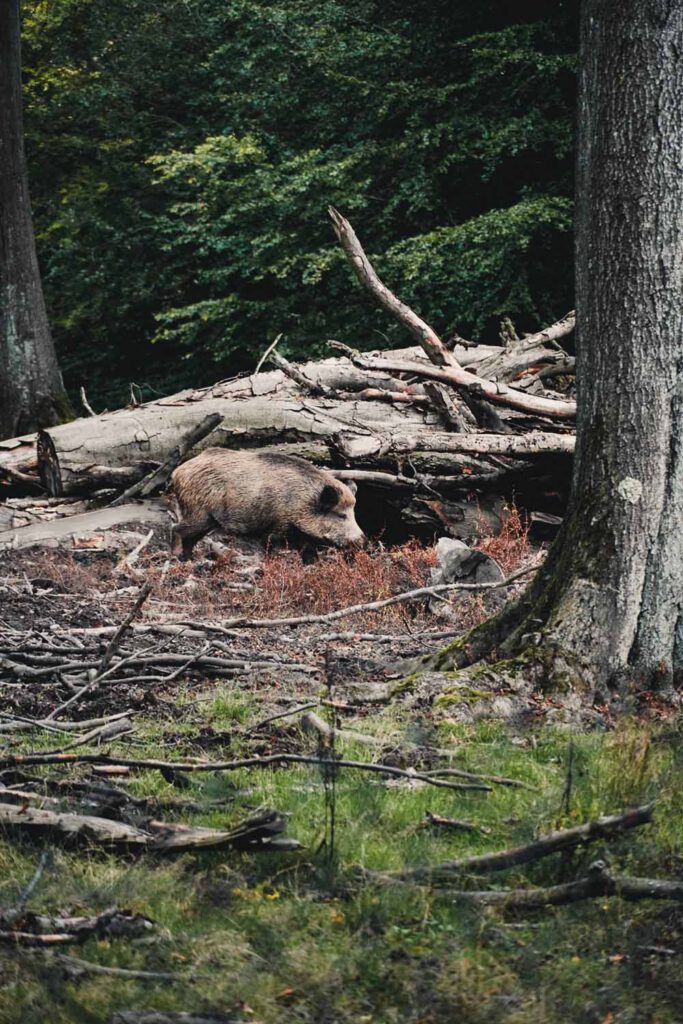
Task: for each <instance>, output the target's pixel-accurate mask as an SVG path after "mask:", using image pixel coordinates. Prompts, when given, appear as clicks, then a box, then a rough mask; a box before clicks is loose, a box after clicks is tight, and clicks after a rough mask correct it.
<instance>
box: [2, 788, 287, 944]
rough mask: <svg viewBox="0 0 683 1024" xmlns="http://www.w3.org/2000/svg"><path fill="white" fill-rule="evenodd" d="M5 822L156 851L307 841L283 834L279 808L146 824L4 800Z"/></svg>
mask: <svg viewBox="0 0 683 1024" xmlns="http://www.w3.org/2000/svg"><path fill="white" fill-rule="evenodd" d="M0 825H1V826H2V828H3V829H8V830H12V831H19V832H22V833H26V834H29V835H38V836H45V835H48V836H51V837H58V836H61V837H63V838H65V839H68V840H76V839H77V840H82V841H83V842H87V843H88V844H92V843H97V844H98V845H100V846H104V847H107V848H109V849H125V850H127V851H136V850H137V851H141V850H150V851H154V852H156V853H178V852H182V851H186V850H198V849H204V848H207V847H216V848H228V847H230V848H233V849H239V850H250V851H255V850H265V849H269V850H293V849H298V848H299V847H300V845H301V844H300V843H298V842H297V841H296V840H294V839H290V838H288V837H284V836H282V833H283V832H284V830H285V827H286V819H285V818H284V816H283V815H282V814H280V813H279V812H278V811H272V810H265V811H259V812H257V813H256V814H253V815H251V817H249V818H246V819H245V820H244V821H242V822H240V823H239V824H238V825H236V826H235V827H233V828H231V829H217V828H205V827H203V826H190V825H184V824H178V823H176V822H165V821H151V822H149V823H148V824H147V827H146V828H144V829H143V828H137V827H135V826H134V825H131V824H129V823H127V822H123V821H117V820H115V819H113V818H102V817H97V816H95V815H89V814H88V815H86V814H69V813H60V812H57V811H51V810H47V809H46V808H43V807H41V808H38V807H26V806H18V805H16V804H9V803H0ZM0 927H2V919H1V918H0ZM51 930H55V929H51Z"/></svg>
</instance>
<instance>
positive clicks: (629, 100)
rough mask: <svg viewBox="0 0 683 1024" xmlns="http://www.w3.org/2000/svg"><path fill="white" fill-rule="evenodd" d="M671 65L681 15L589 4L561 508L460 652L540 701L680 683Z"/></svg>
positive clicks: (682, 41) (442, 658)
mask: <svg viewBox="0 0 683 1024" xmlns="http://www.w3.org/2000/svg"><path fill="white" fill-rule="evenodd" d="M682 52H683V5H682V4H680V3H671V2H669V0H584V4H583V15H582V30H581V58H580V63H581V71H580V87H579V111H578V165H577V169H578V180H577V217H576V268H577V295H576V298H577V329H578V337H577V343H576V350H577V386H578V418H577V442H576V455H575V461H574V476H573V482H572V495H571V499H570V505H569V510H568V514H567V518H566V520H565V525H564V527H563V528H562V530H561V532H560V535H559V537H558V539H557V541H556V542H555V544H554V546H553V548H552V550H551V553H550V556H549V559H548V561H547V563H546V566H545V571H544V572H543V573H542V574H541V575H540V576H539V578H538V579H537V580H536V582H535V583H534V585H532V587H531V589H530V591H529V592H528V593H527V595H526V596H525V598H524V599H523V601H522V602H521V603H520V604H519V605H517V606H516V607H513V608H509V609H508V610H507V611H506V613H505V615H504V618H501V619H499V620H497V621H492V622H490V623H489V624H488V625H486V624H485V626H484V627H483V628H482V629H481V630H479V631H478V632H477V631H474V632H475V634H476V635H472V636H471V637H470V640H469V643H470V651H472V652H474V656H475V657H476V656H477V655H478V656H481V655H482V652H483V650H484V649H485V648H486V646H487V645H488V647H489V648H490V647H491V646H498V649H499V651H501V652H502V653H503V654H504V655H516V654H519V653H520V651H524V652H525V655H527V656H530V657H532V658H534V659H536V661H537V663H538V664H540V663H541V662H543V666H544V674H545V676H546V680H547V682H548V683H549V684H550V685H553V684H555V685H561V684H564V685H567V684H571V683H576V682H577V681H583V682H584V683H585V684H586V685H587V686H589V687H593V686H595V685H596V684H599V685H603V684H607V685H612V686H614V685H616V684H618V683H620V682H626V681H630V682H632V683H633V684H634V685H637V686H647V685H651V684H652V683H653V682H655V681H657V680H661V681H664V682H666V681H670V680H671V679H672V678H681V676H682V675H683V304H682V303H681V281H682V280H683V158H682V153H683V102H681V97H682V96H683V62H682V61H681V57H680V55H681V53H682ZM511 628H512V629H513V630H514V631H513V632H512V633H510V630H511ZM506 635H507V639H504V638H505V637H506ZM530 635H533V637H534V640H535V643H536V645H537V646H535V647H531V648H528V647H525V645H528V643H529V637H530ZM501 640H503V643H502V645H501ZM534 652H536V653H534ZM471 660H472V655H471V654H469V655H467V656H465V655H464V654H463V647H462V646H461V647H457V648H453V649H452V650H451V651H450V652H442V653H441V655H439V656H438V657H437V659H436V662H437V663H438V664H439V666H440V667H442V666H444V665H446V664H453V663H455V664H459V665H462V664H463V663H467V662H471ZM527 664H528V662H527Z"/></svg>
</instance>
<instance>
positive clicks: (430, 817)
mask: <svg viewBox="0 0 683 1024" xmlns="http://www.w3.org/2000/svg"><path fill="white" fill-rule="evenodd" d="M418 828H443V829H453V830H455V831H458V832H481V833H483V835H488V834H489V832H490V831H491V829H490V828H486V827H485V826H484V825H476V824H475V823H474V822H473V821H462V820H461V819H460V818H444V816H443V815H442V814H432V812H431V811H425V816H424V820H423V821H421V822H420V824H419V825H418Z"/></svg>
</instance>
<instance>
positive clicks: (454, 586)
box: [173, 564, 538, 630]
mask: <svg viewBox="0 0 683 1024" xmlns="http://www.w3.org/2000/svg"><path fill="white" fill-rule="evenodd" d="M537 569H538V564H534V565H527V566H525V567H524V568H522V569H518V570H517V571H516V572H513V573H511V574H510V575H509V576H507V577H506V578H505V579H504V580H498V581H497V582H496V583H435V584H434V585H433V586H431V587H418V588H416V589H415V590H405V591H403V592H402V593H400V594H395V595H394V596H393V597H385V598H383V599H382V600H381V601H367V602H365V603H364V604H354V605H350V606H349V607H347V608H338V609H336V611H333V612H324V613H323V614H321V615H297V616H293V617H291V618H281V619H245V618H235V619H224V620H223V621H222V622H220V623H215V624H214V623H210V622H206V623H201V622H196V621H193V620H191V619H180V620H178V621H177V622H174V623H173V625H175V626H188V627H189V628H190V629H206V630H211V629H216V628H217V629H218V630H223V629H268V628H270V627H271V626H307V625H311V624H312V623H315V622H334V621H335V620H336V619H343V618H345V617H346V616H347V615H358V614H360V613H363V612H374V611H379V609H381V608H388V607H389V606H390V605H392V604H402V603H403V602H404V601H414V600H415V599H416V598H420V597H434V595H435V594H447V593H450V592H451V591H458V590H461V591H464V592H469V593H479V592H480V591H487V590H499V589H501V588H503V587H509V586H510V585H511V584H512V583H515V582H516V581H517V580H518V579H521V577H522V576H526V575H527V574H528V573H530V572H535V571H536V570H537Z"/></svg>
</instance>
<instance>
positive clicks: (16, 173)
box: [0, 0, 69, 437]
mask: <svg viewBox="0 0 683 1024" xmlns="http://www.w3.org/2000/svg"><path fill="white" fill-rule="evenodd" d="M0 169H1V170H0V437H13V436H14V435H16V434H21V433H23V432H25V431H27V430H31V429H34V428H35V427H38V426H42V427H45V426H52V425H53V424H55V423H60V422H61V421H63V420H64V419H65V418H67V416H68V414H69V403H68V399H67V397H66V395H65V393H64V385H63V383H62V377H61V374H60V372H59V367H58V365H57V358H56V356H55V351H54V345H53V342H52V337H51V335H50V328H49V326H48V320H47V313H46V311H45V301H44V298H43V289H42V285H41V281H40V271H39V269H38V259H37V256H36V247H35V239H34V235H33V221H32V217H31V207H30V202H29V194H28V179H27V173H26V157H25V153H24V131H23V114H22V102H21V47H20V27H19V0H2V3H0Z"/></svg>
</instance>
